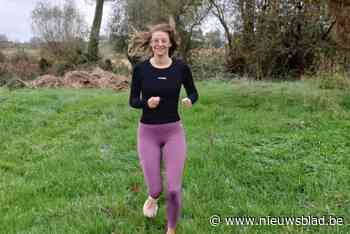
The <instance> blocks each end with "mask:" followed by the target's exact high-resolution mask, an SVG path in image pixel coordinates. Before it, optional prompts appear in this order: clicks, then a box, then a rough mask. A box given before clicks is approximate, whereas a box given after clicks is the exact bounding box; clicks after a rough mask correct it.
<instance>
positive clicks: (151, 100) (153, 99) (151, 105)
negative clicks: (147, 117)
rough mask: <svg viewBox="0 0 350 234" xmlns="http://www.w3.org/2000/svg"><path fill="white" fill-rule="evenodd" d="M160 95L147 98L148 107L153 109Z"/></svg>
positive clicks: (157, 103)
mask: <svg viewBox="0 0 350 234" xmlns="http://www.w3.org/2000/svg"><path fill="white" fill-rule="evenodd" d="M159 101H160V97H150V98H149V99H148V100H147V105H148V107H149V108H151V109H154V108H156V107H157V106H158V105H159Z"/></svg>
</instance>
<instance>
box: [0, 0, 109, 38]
mask: <svg viewBox="0 0 350 234" xmlns="http://www.w3.org/2000/svg"><path fill="white" fill-rule="evenodd" d="M38 1H39V0H0V34H5V35H6V36H7V37H8V39H9V40H12V41H15V40H17V41H20V42H24V41H29V40H30V38H31V37H33V34H32V30H31V17H30V15H31V11H32V10H33V9H34V8H35V6H36V3H37V2H38ZM47 1H48V2H50V3H52V4H60V3H63V2H64V0H47ZM74 1H75V4H76V6H77V8H79V11H80V13H81V14H82V15H84V17H85V20H86V22H87V23H88V25H89V26H90V25H92V21H93V17H94V13H95V4H88V3H86V2H88V1H85V0H74ZM90 2H94V1H91V0H90ZM110 12H111V4H110V3H108V2H107V3H105V6H104V9H103V19H102V27H101V30H102V34H103V32H105V29H106V27H107V26H106V25H107V21H108V19H107V18H108V16H109V14H110Z"/></svg>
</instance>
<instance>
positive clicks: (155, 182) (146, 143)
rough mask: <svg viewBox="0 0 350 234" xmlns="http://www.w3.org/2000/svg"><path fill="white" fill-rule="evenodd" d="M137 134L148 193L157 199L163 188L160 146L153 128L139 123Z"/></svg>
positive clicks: (138, 148)
mask: <svg viewBox="0 0 350 234" xmlns="http://www.w3.org/2000/svg"><path fill="white" fill-rule="evenodd" d="M137 135H138V136H137V151H138V155H139V160H140V164H141V166H142V169H143V173H144V180H145V182H146V184H147V187H148V194H149V196H151V197H152V198H154V199H156V198H158V197H159V196H160V194H161V192H162V190H163V188H162V177H161V171H160V160H161V152H160V146H159V144H158V142H157V139H156V136H155V134H153V132H152V129H149V128H147V127H143V126H142V125H139V127H138V134H137Z"/></svg>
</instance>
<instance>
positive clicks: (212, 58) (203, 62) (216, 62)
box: [189, 49, 225, 80]
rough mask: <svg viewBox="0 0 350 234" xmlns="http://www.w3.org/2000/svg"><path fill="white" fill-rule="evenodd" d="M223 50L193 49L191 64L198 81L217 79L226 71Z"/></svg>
mask: <svg viewBox="0 0 350 234" xmlns="http://www.w3.org/2000/svg"><path fill="white" fill-rule="evenodd" d="M224 61H225V54H224V50H223V49H193V50H192V51H191V57H190V61H189V63H190V64H191V70H192V73H193V77H194V78H195V79H197V80H203V79H208V78H215V77H217V76H218V75H220V76H221V75H222V74H223V71H224Z"/></svg>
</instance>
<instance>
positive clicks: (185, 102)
mask: <svg viewBox="0 0 350 234" xmlns="http://www.w3.org/2000/svg"><path fill="white" fill-rule="evenodd" d="M182 104H183V105H184V106H186V107H188V108H190V107H192V101H191V99H189V98H183V99H182Z"/></svg>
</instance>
